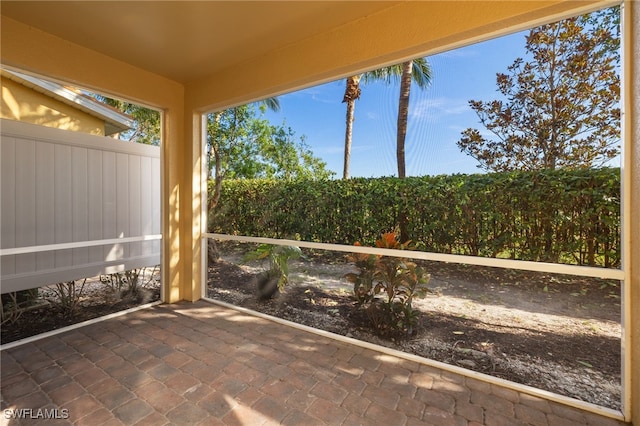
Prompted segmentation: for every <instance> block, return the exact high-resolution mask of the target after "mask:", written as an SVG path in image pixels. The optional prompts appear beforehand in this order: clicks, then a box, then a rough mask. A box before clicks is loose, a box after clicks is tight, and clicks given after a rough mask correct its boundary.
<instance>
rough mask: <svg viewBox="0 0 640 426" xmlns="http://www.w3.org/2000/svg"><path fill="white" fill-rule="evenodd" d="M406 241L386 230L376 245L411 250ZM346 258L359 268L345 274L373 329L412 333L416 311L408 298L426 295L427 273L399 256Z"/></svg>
mask: <svg viewBox="0 0 640 426" xmlns="http://www.w3.org/2000/svg"><path fill="white" fill-rule="evenodd" d="M410 243H411V242H410V241H406V242H404V243H400V242H399V241H398V236H397V234H396V233H395V232H388V233H385V234H382V237H381V238H380V239H378V240H377V241H376V246H377V247H379V248H386V249H395V250H412V249H414V247H413V246H411V245H410ZM356 245H357V246H359V245H360V244H359V243H356ZM348 258H349V260H350V261H351V262H353V263H354V264H355V266H356V267H357V268H358V269H359V270H360V271H359V272H358V273H349V274H347V275H345V278H346V279H347V280H349V281H350V282H352V283H353V292H354V295H355V298H356V300H357V303H358V306H359V307H360V308H362V309H364V311H365V313H366V315H367V318H368V319H369V321H370V322H371V325H372V326H373V328H374V330H376V332H377V333H378V334H380V335H383V336H390V335H393V334H411V333H413V330H414V327H415V326H416V324H417V321H418V312H417V311H415V310H414V309H413V307H412V302H413V299H414V297H425V296H426V295H427V290H428V289H427V284H428V283H429V279H430V278H431V276H430V275H429V274H427V273H426V272H425V271H424V270H423V269H422V268H421V267H419V266H417V265H416V264H415V263H414V262H411V261H410V260H408V259H405V258H402V257H390V256H386V257H385V256H380V255H374V254H362V253H355V254H352V255H349V256H348Z"/></svg>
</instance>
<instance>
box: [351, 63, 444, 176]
mask: <svg viewBox="0 0 640 426" xmlns="http://www.w3.org/2000/svg"><path fill="white" fill-rule="evenodd" d="M431 79H432V73H431V66H430V65H429V62H428V61H427V60H426V59H425V58H417V59H414V60H412V61H407V62H403V63H401V64H396V65H392V66H389V67H384V68H379V69H377V70H373V71H369V72H366V73H364V74H361V75H356V76H352V77H349V78H347V84H346V88H345V93H344V97H343V99H342V102H344V103H346V104H347V117H346V132H345V144H344V145H345V148H344V169H343V175H342V177H343V179H348V178H349V162H350V160H351V142H352V136H353V121H354V111H355V101H356V100H357V99H358V98H360V94H361V89H360V82H362V83H364V84H368V83H372V82H374V81H384V82H385V83H386V84H391V83H392V82H397V81H400V97H399V103H398V128H397V139H396V157H397V162H398V176H399V177H405V176H406V166H405V155H404V146H405V137H406V134H407V122H408V115H409V112H408V111H409V96H410V93H411V84H412V82H413V83H416V85H417V86H418V87H419V88H421V89H425V88H427V87H428V86H429V84H430V83H431Z"/></svg>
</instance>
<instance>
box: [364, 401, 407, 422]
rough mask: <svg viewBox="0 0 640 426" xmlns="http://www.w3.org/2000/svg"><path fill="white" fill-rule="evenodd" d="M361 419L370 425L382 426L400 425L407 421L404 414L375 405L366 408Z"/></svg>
mask: <svg viewBox="0 0 640 426" xmlns="http://www.w3.org/2000/svg"><path fill="white" fill-rule="evenodd" d="M363 417H364V418H366V419H368V420H369V421H371V422H372V423H374V422H375V423H377V424H383V425H402V424H404V423H405V422H406V421H407V416H406V415H405V414H404V413H402V412H400V411H398V410H394V409H390V408H387V407H385V406H382V405H380V404H376V403H373V404H371V405H370V406H369V408H367V411H365V413H364V416H363Z"/></svg>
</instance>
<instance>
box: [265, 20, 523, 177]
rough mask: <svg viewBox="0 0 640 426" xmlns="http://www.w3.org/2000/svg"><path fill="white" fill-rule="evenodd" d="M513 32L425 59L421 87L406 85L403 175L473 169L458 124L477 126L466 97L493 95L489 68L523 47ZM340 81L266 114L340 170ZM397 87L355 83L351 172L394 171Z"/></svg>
mask: <svg viewBox="0 0 640 426" xmlns="http://www.w3.org/2000/svg"><path fill="white" fill-rule="evenodd" d="M526 34H527V32H526V31H525V32H520V33H516V34H512V35H509V36H505V37H500V38H497V39H493V40H489V41H486V42H483V43H478V44H474V45H471V46H467V47H464V48H460V49H456V50H452V51H448V52H445V53H441V54H438V55H434V56H430V57H428V58H427V59H428V61H429V63H430V64H431V68H432V71H433V74H434V78H433V81H432V84H431V86H430V87H429V88H428V89H427V90H420V89H418V88H417V87H416V86H415V85H414V86H413V87H412V90H411V102H410V110H409V114H410V117H409V128H408V130H407V140H406V148H405V149H406V162H407V175H410V176H421V175H438V174H451V173H481V172H482V170H481V169H479V168H478V167H477V164H478V163H477V161H475V160H474V159H473V158H471V157H469V156H468V155H466V154H464V153H462V152H460V150H459V148H458V147H457V146H456V142H457V141H458V140H459V139H460V134H461V132H462V130H464V129H466V128H468V127H473V128H477V129H478V130H480V131H481V132H485V130H484V127H483V126H482V125H481V124H480V123H479V121H478V117H477V115H476V114H475V112H473V110H471V108H470V107H469V105H468V101H469V100H470V99H474V100H483V101H489V100H493V99H498V98H499V93H498V92H497V91H496V84H495V82H496V73H498V72H503V73H506V72H507V67H508V66H509V65H511V64H512V63H513V61H514V60H515V59H516V58H517V57H523V56H524V53H525V49H524V46H525V35H526ZM344 89H345V83H344V80H339V81H334V82H331V83H326V84H323V85H320V86H315V87H312V88H308V89H305V90H302V91H298V92H294V93H290V94H287V95H283V96H280V97H279V100H280V105H281V109H280V111H279V112H277V113H274V112H267V114H266V117H267V119H269V120H270V121H271V122H273V123H274V124H281V123H282V121H283V120H286V124H287V125H288V126H291V127H292V128H293V129H294V130H295V131H296V134H297V135H298V136H300V135H305V137H306V143H307V144H308V145H309V146H310V148H311V150H312V151H313V152H314V154H315V155H316V156H317V157H320V158H322V159H323V160H324V161H325V162H326V163H327V166H328V168H329V169H331V170H332V171H334V172H335V173H336V177H338V178H339V177H341V176H342V167H343V155H344V154H343V152H344V133H345V115H346V105H345V104H343V103H342V96H343V94H344ZM398 94H399V85H398V84H393V85H390V86H387V85H386V84H384V83H373V84H369V85H364V86H362V95H361V97H360V99H359V100H357V101H356V107H355V117H356V118H355V122H354V129H353V145H352V152H351V176H353V177H357V176H363V177H372V176H395V175H397V165H396V157H395V146H396V117H397V105H398Z"/></svg>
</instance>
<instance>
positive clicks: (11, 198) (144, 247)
mask: <svg viewBox="0 0 640 426" xmlns="http://www.w3.org/2000/svg"><path fill="white" fill-rule="evenodd" d="M0 134H1V137H0V179H1V182H0V191H1V193H0V223H1V233H0V257H1V264H0V286H1V292H2V293H7V292H11V291H18V290H26V289H30V288H36V287H41V286H43V285H47V284H55V283H58V282H64V281H69V280H73V279H80V278H84V277H91V276H96V275H99V274H101V273H113V272H119V271H125V270H128V269H132V268H139V267H143V266H151V265H157V264H159V263H160V241H159V239H160V233H161V230H160V149H159V148H158V147H155V146H148V145H141V144H136V143H131V142H124V141H118V140H115V139H111V138H106V137H101V136H92V135H87V134H82V133H75V132H70V131H64V130H58V129H52V128H47V127H41V126H36V125H32V124H27V123H20V122H16V121H10V120H0ZM121 239H122V240H121Z"/></svg>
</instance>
